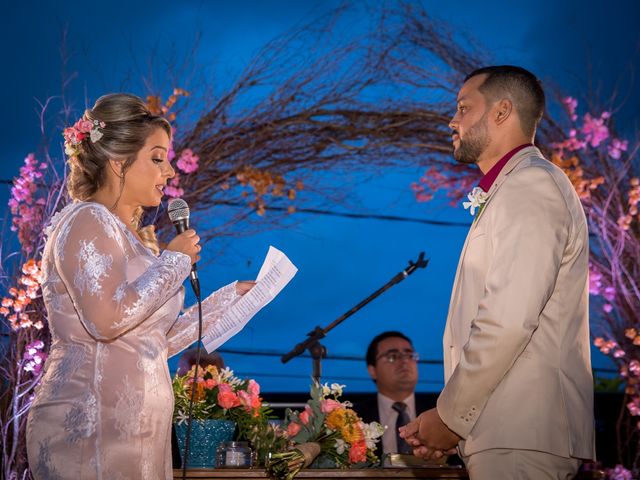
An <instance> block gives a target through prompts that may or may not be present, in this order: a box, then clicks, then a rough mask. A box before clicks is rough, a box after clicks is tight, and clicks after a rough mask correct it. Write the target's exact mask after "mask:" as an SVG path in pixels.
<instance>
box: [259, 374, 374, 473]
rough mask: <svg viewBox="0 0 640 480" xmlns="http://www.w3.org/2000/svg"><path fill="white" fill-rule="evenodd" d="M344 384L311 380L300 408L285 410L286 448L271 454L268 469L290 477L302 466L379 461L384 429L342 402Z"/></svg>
mask: <svg viewBox="0 0 640 480" xmlns="http://www.w3.org/2000/svg"><path fill="white" fill-rule="evenodd" d="M343 387H344V385H338V384H335V383H334V384H332V385H331V386H330V387H329V386H328V385H327V384H324V385H319V384H317V383H316V384H314V385H313V386H312V387H311V399H310V400H309V401H308V402H307V404H306V405H305V409H304V410H303V411H302V412H297V411H291V410H287V413H286V418H285V425H286V429H287V434H288V436H289V440H290V442H291V444H290V448H289V450H288V451H285V452H278V453H272V454H271V455H270V458H269V461H268V465H267V473H268V474H269V475H270V477H271V478H274V479H277V480H291V479H292V478H294V477H295V476H296V475H297V473H298V472H299V471H300V470H301V469H302V468H304V467H309V466H311V467H315V468H336V467H337V468H351V467H356V468H361V467H367V466H371V465H373V464H375V463H377V462H378V457H376V455H375V453H374V452H375V448H376V443H377V442H378V440H379V438H380V437H381V436H382V434H383V433H384V429H383V427H382V425H380V424H379V423H377V422H372V423H369V424H367V423H364V422H363V421H362V419H360V417H358V414H357V413H356V412H355V411H354V410H353V409H352V408H351V407H352V404H351V403H350V402H341V401H340V400H339V397H340V396H341V395H342V389H343Z"/></svg>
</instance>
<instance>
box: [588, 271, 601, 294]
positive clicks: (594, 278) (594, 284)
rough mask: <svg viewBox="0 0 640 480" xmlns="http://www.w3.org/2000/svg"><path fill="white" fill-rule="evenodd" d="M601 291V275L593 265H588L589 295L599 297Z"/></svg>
mask: <svg viewBox="0 0 640 480" xmlns="http://www.w3.org/2000/svg"><path fill="white" fill-rule="evenodd" d="M601 291H602V274H601V273H600V272H599V271H597V270H596V269H595V268H594V267H593V265H589V293H590V294H591V295H599V294H600V292H601Z"/></svg>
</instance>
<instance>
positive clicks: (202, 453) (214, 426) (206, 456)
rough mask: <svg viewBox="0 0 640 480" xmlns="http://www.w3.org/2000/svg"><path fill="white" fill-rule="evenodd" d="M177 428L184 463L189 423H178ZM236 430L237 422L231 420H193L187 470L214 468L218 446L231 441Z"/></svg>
mask: <svg viewBox="0 0 640 480" xmlns="http://www.w3.org/2000/svg"><path fill="white" fill-rule="evenodd" d="M175 428H176V435H177V437H178V446H179V447H180V456H181V457H182V461H183V462H184V461H185V459H184V448H185V442H186V435H187V422H182V423H180V424H177V423H176V424H175ZM235 429H236V422H233V421H231V420H192V421H191V440H190V442H189V460H188V461H187V468H214V466H215V461H216V450H217V448H218V445H220V443H222V442H228V441H230V440H231V439H232V438H233V432H234V431H235Z"/></svg>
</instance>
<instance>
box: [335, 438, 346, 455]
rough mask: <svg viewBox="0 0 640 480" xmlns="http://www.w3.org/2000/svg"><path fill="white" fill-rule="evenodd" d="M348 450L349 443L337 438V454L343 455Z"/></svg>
mask: <svg viewBox="0 0 640 480" xmlns="http://www.w3.org/2000/svg"><path fill="white" fill-rule="evenodd" d="M346 449H347V442H345V441H344V440H343V439H341V438H336V453H337V454H338V455H342V454H343V453H344V451H345V450H346Z"/></svg>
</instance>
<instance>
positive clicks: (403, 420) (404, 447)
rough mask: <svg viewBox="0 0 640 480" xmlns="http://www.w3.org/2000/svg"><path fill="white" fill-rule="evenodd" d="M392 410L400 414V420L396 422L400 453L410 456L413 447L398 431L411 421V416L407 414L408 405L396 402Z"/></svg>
mask: <svg viewBox="0 0 640 480" xmlns="http://www.w3.org/2000/svg"><path fill="white" fill-rule="evenodd" d="M392 408H393V409H394V410H395V411H396V412H398V419H397V420H396V442H397V443H396V444H397V445H398V453H402V454H405V455H410V454H412V453H413V449H412V448H411V445H409V444H408V443H407V442H406V441H405V439H404V438H402V437H401V436H400V432H399V431H398V429H399V428H400V427H404V426H405V425H406V424H407V423H409V422H410V421H411V420H410V419H409V414H408V413H407V404H406V403H403V402H395V403H394V404H393V406H392Z"/></svg>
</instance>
